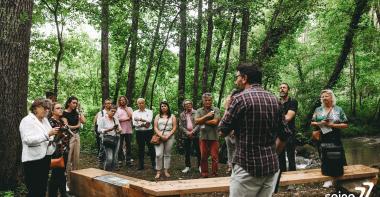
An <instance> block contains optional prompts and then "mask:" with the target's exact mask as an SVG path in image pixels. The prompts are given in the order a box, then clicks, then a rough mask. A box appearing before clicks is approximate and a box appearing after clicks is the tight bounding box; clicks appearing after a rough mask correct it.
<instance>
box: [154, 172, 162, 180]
mask: <svg viewBox="0 0 380 197" xmlns="http://www.w3.org/2000/svg"><path fill="white" fill-rule="evenodd" d="M160 176H161V172H159V171H157V173H156V176H155V177H154V178H155V179H159V178H160Z"/></svg>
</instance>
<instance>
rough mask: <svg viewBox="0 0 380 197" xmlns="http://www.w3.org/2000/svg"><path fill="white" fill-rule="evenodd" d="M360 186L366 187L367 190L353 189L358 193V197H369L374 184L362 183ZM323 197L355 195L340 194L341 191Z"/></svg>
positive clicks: (352, 196) (353, 196)
mask: <svg viewBox="0 0 380 197" xmlns="http://www.w3.org/2000/svg"><path fill="white" fill-rule="evenodd" d="M362 185H364V186H368V190H367V187H355V190H357V191H360V196H359V197H369V195H370V194H371V191H372V189H373V186H374V185H375V184H374V183H372V182H364V183H363V184H362ZM325 197H355V194H342V193H341V191H338V193H337V194H336V193H335V194H326V195H325Z"/></svg>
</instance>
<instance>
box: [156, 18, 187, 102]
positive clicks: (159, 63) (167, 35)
mask: <svg viewBox="0 0 380 197" xmlns="http://www.w3.org/2000/svg"><path fill="white" fill-rule="evenodd" d="M179 13H180V12H177V14H176V15H175V17H174V19H173V20H172V22H171V23H170V25H169V29H168V32H167V33H166V38H165V41H164V44H163V45H162V48H161V50H160V52H159V55H158V60H157V68H156V72H155V74H154V79H153V83H152V88H151V92H150V105H149V107H150V109H152V106H153V94H154V88H155V85H156V81H157V77H158V73H159V71H160V66H161V61H162V56H163V54H164V51H165V49H166V46H167V44H168V41H169V35H170V32H171V31H172V28H173V25H174V22H175V21H176V20H177V18H178V15H179Z"/></svg>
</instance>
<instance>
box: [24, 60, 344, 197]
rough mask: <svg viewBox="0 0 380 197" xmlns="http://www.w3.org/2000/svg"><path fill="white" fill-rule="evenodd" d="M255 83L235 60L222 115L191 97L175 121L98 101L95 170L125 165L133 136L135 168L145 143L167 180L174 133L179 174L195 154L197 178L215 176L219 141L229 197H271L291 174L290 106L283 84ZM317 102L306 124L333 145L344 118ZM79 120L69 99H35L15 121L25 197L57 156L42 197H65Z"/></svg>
mask: <svg viewBox="0 0 380 197" xmlns="http://www.w3.org/2000/svg"><path fill="white" fill-rule="evenodd" d="M261 81H262V70H261V68H259V67H257V66H256V65H254V64H252V63H240V64H239V65H238V67H237V72H236V76H235V84H236V86H237V87H238V89H237V90H234V91H233V92H232V93H231V94H230V95H229V96H228V97H227V98H226V99H225V104H224V108H225V112H224V114H221V112H220V110H219V109H218V108H217V107H215V106H213V98H212V94H211V93H204V94H203V95H202V107H200V108H199V109H197V110H195V109H193V103H192V101H191V100H189V99H185V100H184V101H183V111H182V112H181V113H180V114H179V116H178V120H177V117H176V116H175V115H174V114H173V113H172V111H171V109H170V105H169V103H168V102H167V101H161V102H160V104H159V112H158V113H157V115H156V116H155V117H154V116H153V112H152V110H149V109H147V108H146V106H145V100H144V99H143V98H139V99H137V106H138V109H137V110H135V111H133V110H132V108H131V107H129V106H128V99H127V98H126V97H125V96H120V97H119V98H118V100H117V105H114V104H112V100H111V99H106V100H105V101H104V103H103V107H102V110H101V111H99V112H98V113H97V114H96V116H95V118H94V125H96V126H95V131H96V136H97V145H98V158H99V166H100V168H102V169H105V170H117V169H118V167H119V165H120V163H123V162H124V161H125V165H126V166H132V161H133V160H132V154H131V153H132V152H131V149H132V148H131V144H132V143H131V142H132V136H133V132H135V136H136V142H137V147H138V166H137V169H138V170H144V169H145V165H144V156H145V146H147V147H148V153H149V156H150V161H151V166H152V169H153V170H155V171H156V175H155V178H156V179H159V178H160V177H161V176H162V174H161V171H162V170H163V172H164V173H163V174H164V175H165V176H166V177H170V172H169V169H170V163H171V152H172V148H173V144H174V142H175V137H174V135H175V133H176V131H177V130H178V132H179V137H180V138H182V139H183V142H184V150H185V168H184V169H183V170H182V172H183V173H187V172H189V171H190V170H191V156H192V155H193V154H194V152H195V155H196V158H197V163H196V164H197V166H196V169H197V170H199V172H200V175H201V177H203V178H207V177H209V176H214V177H215V176H218V150H219V137H220V136H222V137H225V142H226V144H227V149H228V170H227V171H228V173H231V180H230V196H271V195H272V193H273V192H274V191H275V188H276V185H278V183H279V179H280V176H281V172H284V171H287V170H289V171H292V170H296V165H295V137H294V136H295V133H296V127H295V117H296V113H297V110H298V102H297V101H296V100H295V99H294V98H291V97H290V96H289V90H290V87H289V85H288V84H287V83H282V84H280V98H279V99H278V98H277V97H276V96H275V95H274V94H272V93H270V92H268V91H266V90H264V89H263V88H262V87H261ZM321 103H322V105H321V107H318V108H317V109H316V110H315V113H314V115H313V119H312V122H311V125H312V126H315V127H318V128H320V129H323V130H324V132H322V137H321V142H331V143H335V144H338V145H341V144H342V142H341V139H340V138H341V134H340V133H341V132H340V129H343V128H347V127H348V124H347V122H348V121H347V118H346V116H345V114H344V112H343V110H342V109H341V108H340V107H338V106H337V105H336V99H335V96H334V93H333V92H332V91H331V90H323V91H322V92H321ZM153 117H154V118H153ZM85 121H86V120H85V117H84V115H83V114H82V113H81V111H80V110H79V108H78V98H76V97H73V96H72V97H69V98H68V99H67V101H66V103H65V105H64V109H63V107H62V105H61V104H59V103H57V102H56V101H55V98H50V99H36V100H35V101H34V102H33V103H32V105H31V107H30V113H29V114H28V115H27V116H26V117H25V118H23V120H22V121H21V123H20V133H21V140H22V145H23V150H22V162H23V166H24V172H25V173H24V174H25V183H26V186H27V188H28V191H29V194H28V196H43V195H44V194H45V192H46V188H47V182H48V181H47V179H48V173H49V166H50V161H51V158H57V157H64V161H65V167H64V168H55V169H52V175H51V177H50V181H49V195H50V196H56V195H57V191H58V190H59V191H60V193H61V196H62V195H63V196H64V195H65V193H66V185H68V186H70V176H69V171H70V170H76V169H78V161H79V152H80V137H79V129H80V127H81V125H82V124H83V123H84V122H85ZM177 123H178V124H177ZM133 128H134V129H133ZM326 128H327V129H326ZM153 135H157V136H158V137H159V138H160V143H158V144H152V143H151V140H152V137H153ZM343 154H344V152H343ZM210 156H211V173H209V167H208V159H209V157H210ZM286 156H287V157H288V161H289V165H288V166H289V167H288V169H287V165H286V158H285V157H286ZM343 159H344V160H345V158H343ZM344 163H345V164H346V161H344ZM66 177H67V179H66ZM66 182H67V184H66Z"/></svg>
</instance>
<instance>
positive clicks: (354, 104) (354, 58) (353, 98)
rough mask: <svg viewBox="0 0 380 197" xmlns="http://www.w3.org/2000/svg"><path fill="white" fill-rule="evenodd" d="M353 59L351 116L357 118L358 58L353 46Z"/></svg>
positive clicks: (351, 63) (351, 69) (351, 68)
mask: <svg viewBox="0 0 380 197" xmlns="http://www.w3.org/2000/svg"><path fill="white" fill-rule="evenodd" d="M351 53H352V59H351V62H350V75H351V94H350V101H351V115H352V116H353V117H355V116H356V83H355V82H356V57H355V48H354V46H352V52H351Z"/></svg>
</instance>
